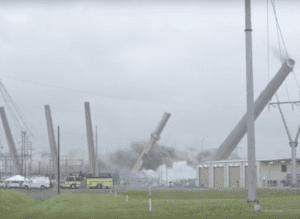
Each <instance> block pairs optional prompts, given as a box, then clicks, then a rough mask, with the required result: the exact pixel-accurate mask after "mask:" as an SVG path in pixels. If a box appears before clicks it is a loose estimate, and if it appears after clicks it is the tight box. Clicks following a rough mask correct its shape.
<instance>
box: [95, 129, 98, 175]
mask: <svg viewBox="0 0 300 219" xmlns="http://www.w3.org/2000/svg"><path fill="white" fill-rule="evenodd" d="M95 164H96V166H95V177H98V136H97V126H96V157H95Z"/></svg>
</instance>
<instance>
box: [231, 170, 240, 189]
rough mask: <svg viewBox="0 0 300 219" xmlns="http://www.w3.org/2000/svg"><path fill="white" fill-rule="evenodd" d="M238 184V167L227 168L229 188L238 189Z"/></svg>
mask: <svg viewBox="0 0 300 219" xmlns="http://www.w3.org/2000/svg"><path fill="white" fill-rule="evenodd" d="M240 182H241V181H240V167H229V186H230V187H231V188H239V187H240Z"/></svg>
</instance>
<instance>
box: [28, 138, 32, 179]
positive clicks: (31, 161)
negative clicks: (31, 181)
mask: <svg viewBox="0 0 300 219" xmlns="http://www.w3.org/2000/svg"><path fill="white" fill-rule="evenodd" d="M29 144H30V178H31V177H32V172H31V169H32V143H31V141H29Z"/></svg>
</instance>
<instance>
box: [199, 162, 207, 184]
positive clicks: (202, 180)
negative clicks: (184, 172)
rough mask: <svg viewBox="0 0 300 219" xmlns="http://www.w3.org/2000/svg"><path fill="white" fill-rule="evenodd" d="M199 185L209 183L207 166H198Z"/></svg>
mask: <svg viewBox="0 0 300 219" xmlns="http://www.w3.org/2000/svg"><path fill="white" fill-rule="evenodd" d="M199 185H200V187H202V186H203V187H208V185H209V168H208V167H203V168H199Z"/></svg>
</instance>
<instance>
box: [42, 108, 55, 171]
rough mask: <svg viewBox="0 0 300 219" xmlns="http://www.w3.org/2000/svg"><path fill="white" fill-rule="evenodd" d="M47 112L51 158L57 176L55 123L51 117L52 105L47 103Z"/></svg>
mask: <svg viewBox="0 0 300 219" xmlns="http://www.w3.org/2000/svg"><path fill="white" fill-rule="evenodd" d="M44 107H45V114H46V121H47V130H48V138H49V144H50V151H51V158H52V162H53V169H54V174H55V176H57V157H58V154H57V147H56V142H55V135H54V130H53V123H52V117H51V111H50V106H49V105H45V106H44Z"/></svg>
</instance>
